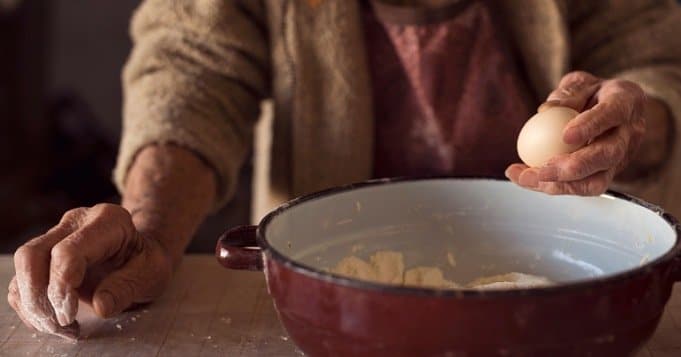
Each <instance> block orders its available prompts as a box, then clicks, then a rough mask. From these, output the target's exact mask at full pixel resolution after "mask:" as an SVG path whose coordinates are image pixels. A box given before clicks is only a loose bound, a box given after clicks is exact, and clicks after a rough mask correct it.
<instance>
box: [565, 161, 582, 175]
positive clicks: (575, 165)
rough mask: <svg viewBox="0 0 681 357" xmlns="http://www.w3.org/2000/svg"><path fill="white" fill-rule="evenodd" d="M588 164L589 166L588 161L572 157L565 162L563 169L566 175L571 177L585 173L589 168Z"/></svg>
mask: <svg viewBox="0 0 681 357" xmlns="http://www.w3.org/2000/svg"><path fill="white" fill-rule="evenodd" d="M586 166H587V162H586V161H584V160H576V159H572V160H568V161H566V162H565V166H564V168H563V170H564V171H565V173H566V175H567V176H568V177H570V178H573V177H579V176H581V175H582V174H583V172H585V171H586V170H588V167H586Z"/></svg>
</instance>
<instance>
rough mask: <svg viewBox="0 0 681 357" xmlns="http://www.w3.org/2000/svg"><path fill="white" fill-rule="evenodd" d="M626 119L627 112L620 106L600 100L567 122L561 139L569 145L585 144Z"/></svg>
mask: <svg viewBox="0 0 681 357" xmlns="http://www.w3.org/2000/svg"><path fill="white" fill-rule="evenodd" d="M628 121H629V119H628V114H627V113H626V112H625V111H624V110H623V108H622V106H620V105H619V104H617V103H612V102H600V103H598V104H596V105H595V106H594V107H593V108H591V109H589V110H587V111H585V112H583V113H580V114H579V115H577V116H576V117H575V118H574V119H572V120H570V121H569V122H568V124H567V125H566V126H565V129H563V141H565V143H567V144H570V145H585V144H586V143H587V142H589V141H591V140H594V139H595V138H597V137H598V136H600V135H602V134H603V133H605V132H606V131H608V130H610V129H612V128H614V127H617V126H620V125H623V124H625V123H627V122H628Z"/></svg>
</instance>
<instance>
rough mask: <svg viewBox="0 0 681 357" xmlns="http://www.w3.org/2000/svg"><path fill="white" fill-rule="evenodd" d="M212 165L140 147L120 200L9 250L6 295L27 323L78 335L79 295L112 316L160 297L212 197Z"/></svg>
mask: <svg viewBox="0 0 681 357" xmlns="http://www.w3.org/2000/svg"><path fill="white" fill-rule="evenodd" d="M216 191H217V189H216V183H215V175H214V172H213V170H212V169H211V168H210V167H208V166H207V165H206V164H204V162H203V161H202V160H201V159H200V158H199V157H198V156H196V155H195V154H194V153H193V152H192V151H190V150H186V149H183V148H180V147H176V146H173V145H150V146H148V147H146V148H145V149H143V150H142V151H141V152H140V153H138V155H137V158H136V159H135V161H134V164H133V165H132V167H131V168H130V171H129V173H128V178H127V180H126V186H125V190H124V192H123V200H122V203H121V205H120V206H119V205H113V204H98V205H96V206H94V207H89V208H76V209H74V210H71V211H69V212H67V213H66V214H64V216H63V218H62V219H61V221H60V222H59V224H57V225H56V226H55V227H54V228H52V229H50V230H49V231H48V232H47V233H45V234H43V235H41V236H39V237H37V238H34V239H32V240H30V241H29V242H27V243H26V244H24V245H23V246H21V247H20V248H19V249H18V250H17V251H16V253H15V254H14V267H15V270H16V276H15V277H14V278H13V279H12V281H11V283H10V286H9V294H8V296H7V300H8V301H9V304H10V305H11V306H12V308H14V310H15V311H16V312H17V314H18V315H19V317H20V318H21V319H22V320H23V321H24V323H25V324H26V325H28V326H29V327H31V328H35V329H37V330H39V331H41V332H45V333H51V334H55V335H59V336H63V337H66V338H76V337H78V335H79V326H78V323H77V322H76V320H75V317H76V313H77V311H78V301H79V300H80V301H82V302H85V303H87V304H89V305H91V306H92V307H93V308H94V311H95V313H97V314H98V315H99V316H101V317H111V316H114V315H116V314H119V313H121V312H122V311H124V310H125V309H128V308H130V307H131V306H132V305H134V304H139V303H146V302H151V301H152V300H153V299H154V298H156V297H158V296H160V294H161V293H162V292H163V290H164V288H165V287H166V286H167V285H168V283H169V282H170V279H171V277H172V273H173V271H174V269H175V268H176V267H177V266H178V265H179V264H180V262H181V260H182V256H183V254H184V250H185V248H186V246H187V244H188V243H189V241H190V240H191V237H192V236H193V235H194V232H195V231H196V228H197V227H198V226H199V224H200V223H201V221H203V219H204V217H205V216H206V214H207V213H208V212H209V210H210V208H211V206H212V205H213V203H214V200H215V192H216Z"/></svg>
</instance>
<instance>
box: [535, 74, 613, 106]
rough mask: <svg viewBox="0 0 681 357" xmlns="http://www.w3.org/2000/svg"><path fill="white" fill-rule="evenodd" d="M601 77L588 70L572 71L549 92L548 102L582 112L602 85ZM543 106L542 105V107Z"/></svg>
mask: <svg viewBox="0 0 681 357" xmlns="http://www.w3.org/2000/svg"><path fill="white" fill-rule="evenodd" d="M600 83H601V79H600V78H598V77H595V76H593V75H591V74H589V73H586V72H580V71H578V72H571V73H568V74H566V75H565V76H564V77H563V79H561V81H560V84H559V85H558V88H556V90H554V91H553V92H551V94H549V96H548V98H547V99H546V101H547V103H551V104H553V105H559V106H563V107H568V108H572V109H574V110H576V111H577V112H582V111H584V110H585V109H587V108H588V106H589V104H590V101H591V100H592V98H593V96H594V95H595V94H596V92H597V91H598V89H599V87H600ZM540 108H542V107H540Z"/></svg>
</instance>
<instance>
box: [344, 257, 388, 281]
mask: <svg viewBox="0 0 681 357" xmlns="http://www.w3.org/2000/svg"><path fill="white" fill-rule="evenodd" d="M333 272H334V273H336V274H339V275H343V276H347V277H350V278H356V279H360V280H368V281H377V280H378V279H377V277H376V276H377V274H376V271H375V270H374V267H372V266H371V264H369V263H367V262H365V261H364V260H362V259H360V258H357V257H355V256H349V257H345V258H343V260H341V261H340V262H338V265H336V267H335V268H334V269H333Z"/></svg>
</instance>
